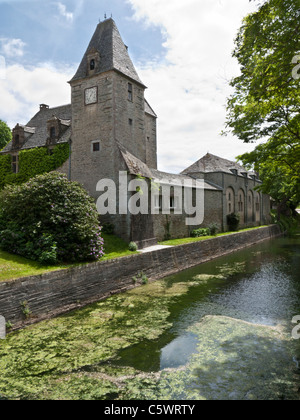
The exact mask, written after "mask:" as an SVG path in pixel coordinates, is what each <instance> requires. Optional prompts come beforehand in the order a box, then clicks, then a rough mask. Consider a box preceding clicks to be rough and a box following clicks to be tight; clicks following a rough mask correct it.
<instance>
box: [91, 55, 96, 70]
mask: <svg viewBox="0 0 300 420" xmlns="http://www.w3.org/2000/svg"><path fill="white" fill-rule="evenodd" d="M95 67H96V63H95V60H94V58H93V59H92V60H91V61H90V70H95Z"/></svg>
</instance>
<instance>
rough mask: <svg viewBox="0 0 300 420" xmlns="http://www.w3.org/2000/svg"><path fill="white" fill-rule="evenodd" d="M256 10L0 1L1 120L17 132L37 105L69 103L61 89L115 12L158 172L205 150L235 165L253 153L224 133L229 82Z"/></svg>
mask: <svg viewBox="0 0 300 420" xmlns="http://www.w3.org/2000/svg"><path fill="white" fill-rule="evenodd" d="M254 3H256V2H251V3H249V1H248V0H185V1H182V0H76V1H75V0H60V1H52V0H9V1H3V0H0V119H3V120H5V121H7V123H8V124H9V125H10V126H11V127H13V126H14V125H16V124H17V123H21V124H25V123H26V122H27V121H28V120H29V119H30V118H31V117H32V116H33V115H34V114H35V113H36V112H37V111H38V106H39V104H40V103H46V104H49V105H50V106H58V105H62V104H65V103H69V102H70V87H69V85H68V84H67V81H68V80H70V78H71V77H72V76H73V74H74V73H75V71H76V68H77V66H78V65H79V62H80V61H81V58H82V56H83V54H84V52H85V50H86V48H87V45H88V43H89V41H90V38H91V37H92V34H93V32H94V30H95V27H96V25H97V23H98V22H99V20H103V19H104V14H105V13H106V15H107V17H110V16H111V14H112V16H113V19H114V20H115V22H116V24H117V26H118V29H119V31H120V33H121V36H122V38H123V41H124V42H125V44H126V45H128V46H129V53H130V56H131V58H132V60H133V62H134V64H135V67H136V69H137V71H138V73H139V75H140V77H141V79H142V81H143V82H144V83H145V85H146V86H148V89H147V91H146V98H147V99H148V101H149V102H150V104H151V106H152V107H153V109H154V110H155V111H156V113H157V114H158V117H159V119H158V161H159V168H160V169H161V170H166V171H171V172H179V171H181V170H183V169H184V168H186V167H187V166H189V165H191V164H192V163H193V162H194V161H196V160H197V159H199V158H200V157H202V156H203V155H204V154H206V153H207V152H210V153H213V154H216V155H219V156H223V157H225V158H228V159H235V157H236V156H237V155H238V154H240V153H243V152H244V151H249V150H252V149H253V145H252V146H251V145H250V146H249V145H244V144H243V143H241V142H240V141H239V140H237V139H235V138H231V137H230V136H229V137H227V138H224V137H221V136H220V132H221V131H222V130H223V129H224V123H225V119H226V112H225V103H226V98H227V97H228V95H229V94H230V88H229V80H230V79H231V78H232V77H233V76H236V75H237V74H238V72H239V68H238V66H237V63H236V62H235V61H234V60H233V59H232V57H231V52H232V50H233V48H234V42H233V41H234V38H235V36H236V33H237V31H238V28H239V27H240V26H241V23H242V18H243V17H245V16H246V15H247V14H248V13H249V12H251V11H253V10H255V8H256V7H257V5H256V4H254ZM3 62H5V69H4V68H3ZM1 63H2V64H1ZM4 70H5V71H4Z"/></svg>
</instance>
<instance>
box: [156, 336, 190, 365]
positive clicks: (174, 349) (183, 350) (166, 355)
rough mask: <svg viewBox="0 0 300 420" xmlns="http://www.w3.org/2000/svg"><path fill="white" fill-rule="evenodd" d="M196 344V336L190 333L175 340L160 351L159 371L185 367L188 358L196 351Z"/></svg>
mask: <svg viewBox="0 0 300 420" xmlns="http://www.w3.org/2000/svg"><path fill="white" fill-rule="evenodd" d="M197 344H198V339H197V336H196V335H195V334H192V333H189V334H184V335H182V336H180V337H178V338H175V340H173V341H171V343H169V344H168V345H167V346H166V347H164V348H163V349H162V350H161V355H160V370H163V369H166V368H178V367H180V366H184V365H186V364H187V363H188V361H189V358H190V356H191V355H192V354H193V353H195V352H196V351H197Z"/></svg>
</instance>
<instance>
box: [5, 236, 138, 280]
mask: <svg viewBox="0 0 300 420" xmlns="http://www.w3.org/2000/svg"><path fill="white" fill-rule="evenodd" d="M102 236H103V239H104V249H105V256H104V257H102V258H101V260H100V261H105V260H111V259H114V258H120V257H125V256H127V255H132V254H136V253H137V252H131V251H129V249H128V244H127V243H126V242H125V241H123V240H122V239H120V238H118V237H117V236H114V235H106V234H103V235H102ZM76 265H78V264H77V263H76V264H60V265H54V266H44V265H41V264H39V263H38V262H36V261H33V260H28V259H26V258H23V257H20V256H19V255H14V254H9V253H8V252H5V251H1V250H0V282H4V281H7V280H15V279H18V278H21V277H29V276H37V275H40V274H45V273H48V272H51V271H57V270H63V269H66V268H69V267H74V266H76Z"/></svg>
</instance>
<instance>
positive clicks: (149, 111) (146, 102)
mask: <svg viewBox="0 0 300 420" xmlns="http://www.w3.org/2000/svg"><path fill="white" fill-rule="evenodd" d="M145 113H146V114H150V115H152V116H153V117H155V118H157V115H156V114H155V112H154V111H153V109H152V108H151V106H150V105H149V102H148V101H146V99H145Z"/></svg>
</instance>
